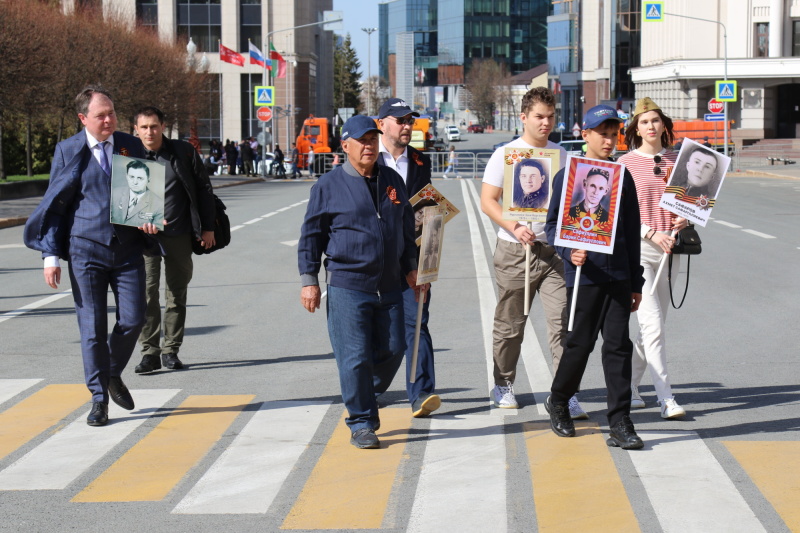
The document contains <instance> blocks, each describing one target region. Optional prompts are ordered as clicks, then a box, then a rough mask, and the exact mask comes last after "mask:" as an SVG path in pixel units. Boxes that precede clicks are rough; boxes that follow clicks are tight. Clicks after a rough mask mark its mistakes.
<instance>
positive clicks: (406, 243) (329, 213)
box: [298, 115, 417, 448]
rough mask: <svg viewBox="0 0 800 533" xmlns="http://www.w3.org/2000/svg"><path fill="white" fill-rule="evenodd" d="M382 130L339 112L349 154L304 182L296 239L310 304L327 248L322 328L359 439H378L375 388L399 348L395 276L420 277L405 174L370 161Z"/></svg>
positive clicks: (374, 444) (371, 444) (399, 299)
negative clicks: (305, 196)
mask: <svg viewBox="0 0 800 533" xmlns="http://www.w3.org/2000/svg"><path fill="white" fill-rule="evenodd" d="M379 133H382V132H381V130H379V129H378V128H377V127H376V125H375V121H373V120H372V119H371V118H369V117H367V116H364V115H356V116H354V117H351V118H350V119H348V120H347V122H345V124H344V126H343V127H342V150H344V152H345V154H347V160H346V161H345V162H344V164H343V165H342V166H340V167H336V168H334V169H333V170H331V171H330V172H327V173H325V174H323V175H322V176H321V177H320V178H319V181H317V183H315V184H314V186H313V187H312V188H311V197H310V198H309V201H308V208H307V210H306V216H305V220H304V221H303V226H302V228H301V235H300V242H299V244H298V269H299V271H300V278H301V281H302V285H303V288H302V290H301V292H300V301H301V303H302V304H303V307H305V308H306V309H307V310H308V311H309V312H311V313H313V312H314V311H315V310H317V309H319V306H320V299H321V291H320V287H319V279H318V276H319V270H320V267H321V266H322V254H323V253H324V254H325V256H326V258H325V270H326V272H327V283H328V297H327V299H326V311H327V314H328V334H329V336H330V340H331V346H332V347H333V355H334V357H335V358H336V365H337V367H338V369H339V383H340V386H341V390H342V399H343V401H344V405H345V407H346V408H347V412H348V417H347V418H346V420H345V422H346V423H347V425H348V427H349V428H350V431H351V438H350V443H351V444H353V445H354V446H356V447H357V448H378V447H380V441H379V440H378V437H377V436H376V435H375V432H376V431H377V430H378V429H379V428H380V419H379V418H378V403H377V401H376V398H377V397H378V396H379V395H380V394H382V393H384V392H385V391H386V389H388V388H389V385H390V384H391V382H392V379H393V378H394V375H395V373H397V369H398V368H399V366H400V363H401V362H402V360H403V352H404V351H405V348H406V342H405V332H404V328H403V295H402V291H401V289H400V280H401V279H402V278H403V277H405V280H406V283H407V284H408V285H409V286H410V287H416V285H417V258H416V251H417V248H416V246H415V245H414V215H413V212H412V210H411V204H409V202H408V194H407V193H406V188H405V184H404V183H403V180H402V178H401V177H400V176H399V175H398V174H397V172H395V171H394V170H392V169H390V168H387V167H385V166H379V165H377V164H376V160H377V159H378V134H379Z"/></svg>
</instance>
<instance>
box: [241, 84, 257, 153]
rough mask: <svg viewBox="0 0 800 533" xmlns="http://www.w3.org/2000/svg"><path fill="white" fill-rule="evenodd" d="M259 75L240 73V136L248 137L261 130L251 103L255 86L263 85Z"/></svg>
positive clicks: (255, 110)
mask: <svg viewBox="0 0 800 533" xmlns="http://www.w3.org/2000/svg"><path fill="white" fill-rule="evenodd" d="M261 81H262V80H261V75H260V74H259V75H257V76H251V75H250V74H241V85H240V87H241V88H242V138H249V137H253V136H255V135H258V133H259V132H260V131H261V130H262V128H261V124H260V122H259V120H258V117H256V112H257V111H258V110H257V109H256V107H255V106H254V105H253V101H254V99H255V97H254V96H253V95H254V94H255V92H256V89H255V88H256V86H258V85H263V83H261Z"/></svg>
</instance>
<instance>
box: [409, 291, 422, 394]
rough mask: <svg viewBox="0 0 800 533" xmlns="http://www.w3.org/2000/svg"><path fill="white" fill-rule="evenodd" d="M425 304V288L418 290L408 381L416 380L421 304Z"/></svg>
mask: <svg viewBox="0 0 800 533" xmlns="http://www.w3.org/2000/svg"><path fill="white" fill-rule="evenodd" d="M423 305H425V289H420V291H419V302H418V303H417V327H416V328H414V352H413V354H412V356H411V376H409V378H408V381H410V382H411V383H414V382H415V381H417V354H418V353H419V333H420V330H421V329H422V306H423Z"/></svg>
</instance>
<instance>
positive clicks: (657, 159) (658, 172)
mask: <svg viewBox="0 0 800 533" xmlns="http://www.w3.org/2000/svg"><path fill="white" fill-rule="evenodd" d="M653 163H655V164H656V165H655V166H654V167H653V174H655V175H656V176H659V175H661V167H659V166H658V165H660V164H661V156H660V155H656V156H653Z"/></svg>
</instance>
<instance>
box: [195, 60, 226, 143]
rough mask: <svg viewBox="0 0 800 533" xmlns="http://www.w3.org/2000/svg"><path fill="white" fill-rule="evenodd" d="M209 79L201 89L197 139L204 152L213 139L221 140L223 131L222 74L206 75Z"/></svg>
mask: <svg viewBox="0 0 800 533" xmlns="http://www.w3.org/2000/svg"><path fill="white" fill-rule="evenodd" d="M206 77H207V79H206V80H205V83H204V84H203V86H202V88H201V89H200V99H199V101H200V102H202V104H201V105H200V107H199V109H198V110H197V137H198V138H199V139H200V142H201V143H202V145H203V150H204V151H205V150H206V148H207V147H208V146H209V144H208V143H209V141H211V140H212V139H221V137H222V130H221V124H222V121H221V120H220V112H219V96H220V95H219V83H220V74H206Z"/></svg>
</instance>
